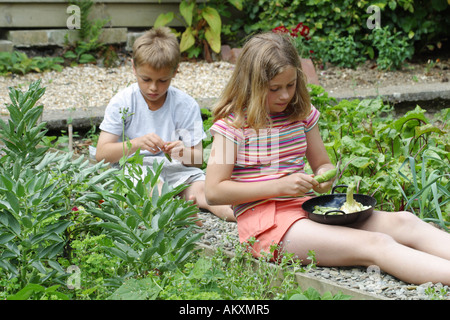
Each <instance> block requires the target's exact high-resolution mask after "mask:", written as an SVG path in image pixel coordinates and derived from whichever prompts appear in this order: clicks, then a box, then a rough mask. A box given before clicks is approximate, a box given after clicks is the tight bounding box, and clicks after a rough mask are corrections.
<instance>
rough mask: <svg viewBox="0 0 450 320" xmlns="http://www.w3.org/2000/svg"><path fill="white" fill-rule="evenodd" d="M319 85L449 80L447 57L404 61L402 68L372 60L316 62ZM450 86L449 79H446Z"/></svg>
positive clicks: (360, 85) (344, 86)
mask: <svg viewBox="0 0 450 320" xmlns="http://www.w3.org/2000/svg"><path fill="white" fill-rule="evenodd" d="M316 73H317V75H318V78H319V82H320V85H321V86H323V87H324V88H325V89H326V90H327V91H328V92H330V91H332V92H336V91H338V90H342V89H351V90H355V89H357V88H373V87H374V86H377V87H389V86H398V85H414V84H418V83H439V82H444V83H447V82H449V79H450V58H445V59H442V60H440V59H434V60H431V59H430V60H428V61H418V62H408V63H405V65H404V67H403V68H402V69H401V70H395V71H382V70H378V69H377V65H376V63H375V62H373V61H367V62H366V63H364V64H361V65H360V66H358V67H357V68H356V69H348V68H340V67H335V66H330V65H328V66H325V67H321V66H316ZM449 86H450V83H449Z"/></svg>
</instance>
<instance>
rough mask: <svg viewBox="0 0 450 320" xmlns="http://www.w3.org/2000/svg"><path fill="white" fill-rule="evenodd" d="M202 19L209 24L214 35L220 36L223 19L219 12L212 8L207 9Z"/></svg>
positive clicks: (203, 11)
mask: <svg viewBox="0 0 450 320" xmlns="http://www.w3.org/2000/svg"><path fill="white" fill-rule="evenodd" d="M202 17H203V18H204V19H205V20H206V22H208V25H209V27H210V28H211V31H212V32H213V34H219V35H220V33H221V32H222V19H221V18H220V15H219V13H218V12H217V10H216V9H214V8H211V7H205V8H204V9H203V10H202Z"/></svg>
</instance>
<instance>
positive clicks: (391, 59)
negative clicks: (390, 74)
mask: <svg viewBox="0 0 450 320" xmlns="http://www.w3.org/2000/svg"><path fill="white" fill-rule="evenodd" d="M368 40H369V41H370V42H371V45H372V47H369V49H370V50H369V52H371V53H370V56H371V57H372V58H373V47H374V48H375V49H377V52H378V56H377V65H378V68H379V69H382V70H395V69H401V67H402V65H403V64H404V63H405V60H407V59H411V58H412V55H413V53H414V48H413V46H412V45H411V43H410V42H409V39H408V38H407V37H404V36H403V34H402V32H400V31H399V32H396V33H391V31H390V30H389V27H388V26H386V27H384V28H380V29H374V30H372V32H371V33H370V34H369V36H368Z"/></svg>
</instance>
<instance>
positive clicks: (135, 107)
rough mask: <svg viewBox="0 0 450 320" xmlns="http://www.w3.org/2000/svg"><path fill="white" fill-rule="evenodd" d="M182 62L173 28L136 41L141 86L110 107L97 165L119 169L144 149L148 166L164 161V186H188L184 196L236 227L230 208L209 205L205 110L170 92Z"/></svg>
mask: <svg viewBox="0 0 450 320" xmlns="http://www.w3.org/2000/svg"><path fill="white" fill-rule="evenodd" d="M179 61H180V49H179V44H178V40H177V38H176V37H175V35H174V34H173V33H172V32H171V31H170V29H169V28H166V27H162V28H157V29H152V30H149V31H147V32H146V33H145V34H144V35H142V36H141V37H139V38H138V39H137V40H136V41H135V43H134V45H133V60H132V65H133V72H134V74H135V76H136V79H137V83H134V84H132V85H130V86H129V87H128V88H126V89H124V90H122V91H120V92H119V93H118V94H116V95H115V96H114V97H113V98H112V99H111V101H110V103H109V104H108V106H107V108H106V110H105V117H104V119H103V121H102V123H101V124H100V129H101V133H100V137H99V139H98V144H97V150H96V159H97V161H100V160H105V161H106V162H111V163H116V162H118V161H119V160H120V159H121V158H122V156H123V153H124V150H125V153H126V155H131V154H133V153H135V152H136V151H137V150H138V149H140V152H141V154H143V155H144V156H145V158H144V165H151V164H152V163H153V161H154V160H155V159H156V160H158V162H161V161H164V168H163V170H162V172H161V175H160V178H161V179H162V180H163V181H167V182H168V184H169V185H172V186H177V185H179V184H182V183H185V184H188V185H189V187H188V188H186V189H185V190H184V191H183V192H182V194H181V196H183V197H184V198H185V199H187V200H193V201H194V202H195V203H196V204H197V206H198V207H199V208H202V209H206V210H208V211H210V212H212V213H214V214H215V215H217V216H218V217H220V218H222V219H225V220H227V221H235V218H234V215H233V211H232V209H231V207H230V206H209V205H208V204H207V203H206V199H205V192H204V179H205V175H204V173H203V171H202V170H201V169H200V168H199V167H200V166H201V165H202V162H203V150H202V139H204V138H205V136H206V135H205V132H204V131H203V126H202V118H201V114H200V108H199V106H198V104H197V102H196V101H195V100H194V99H193V98H192V97H191V96H189V95H187V94H186V93H184V92H182V91H181V90H179V89H177V88H174V87H172V86H170V83H171V80H172V78H173V77H174V76H175V74H176V72H177V68H178V64H179ZM123 131H124V132H123ZM122 134H124V136H125V137H126V138H128V139H129V141H130V142H131V147H130V148H129V147H128V146H127V144H126V143H124V142H123V141H122ZM124 148H125V149H124ZM164 153H165V154H167V155H169V156H170V157H171V158H172V161H169V160H168V159H166V157H165V155H164Z"/></svg>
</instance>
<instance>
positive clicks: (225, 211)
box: [182, 181, 236, 221]
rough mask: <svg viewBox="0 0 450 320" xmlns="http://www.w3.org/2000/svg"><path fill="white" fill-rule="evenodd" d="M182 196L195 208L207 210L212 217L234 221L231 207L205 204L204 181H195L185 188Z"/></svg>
mask: <svg viewBox="0 0 450 320" xmlns="http://www.w3.org/2000/svg"><path fill="white" fill-rule="evenodd" d="M182 195H183V196H184V197H185V198H186V199H189V200H194V202H195V203H196V204H197V206H198V207H199V208H201V209H205V210H208V211H209V212H211V213H213V214H214V215H216V216H218V217H219V218H221V219H223V220H225V221H236V218H235V217H234V213H233V209H231V206H228V205H222V206H210V205H209V204H208V203H207V202H206V197H205V182H204V181H195V182H193V183H192V184H191V185H190V186H189V187H188V188H186V189H185V190H184V191H183V192H182Z"/></svg>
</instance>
